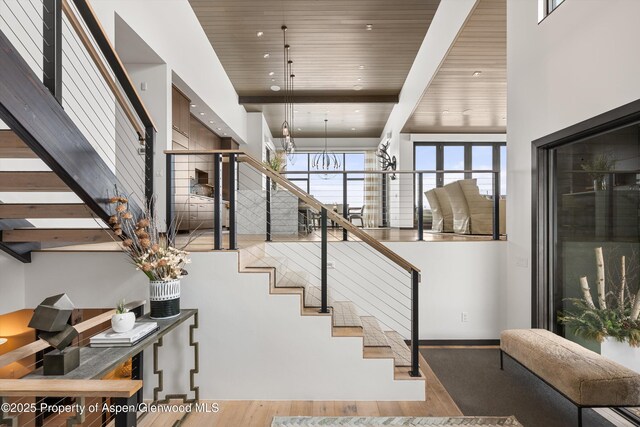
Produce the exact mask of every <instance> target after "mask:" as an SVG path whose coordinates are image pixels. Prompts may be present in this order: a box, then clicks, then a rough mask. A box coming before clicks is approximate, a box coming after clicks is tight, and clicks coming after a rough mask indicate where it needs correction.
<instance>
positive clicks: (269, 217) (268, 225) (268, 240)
mask: <svg viewBox="0 0 640 427" xmlns="http://www.w3.org/2000/svg"><path fill="white" fill-rule="evenodd" d="M266 226H267V242H270V241H271V178H269V177H267V224H266Z"/></svg>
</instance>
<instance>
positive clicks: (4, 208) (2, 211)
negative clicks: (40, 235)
mask: <svg viewBox="0 0 640 427" xmlns="http://www.w3.org/2000/svg"><path fill="white" fill-rule="evenodd" d="M93 217H95V214H94V213H93V212H92V211H91V209H89V208H88V207H87V206H86V205H84V204H82V203H63V204H46V203H43V204H16V203H6V204H0V219H24V218H34V219H35V218H93Z"/></svg>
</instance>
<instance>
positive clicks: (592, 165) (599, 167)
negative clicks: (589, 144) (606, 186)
mask: <svg viewBox="0 0 640 427" xmlns="http://www.w3.org/2000/svg"><path fill="white" fill-rule="evenodd" d="M615 165H616V160H614V159H612V158H611V156H610V155H609V154H608V153H601V154H598V155H596V156H595V157H594V158H593V160H591V161H588V162H584V163H582V164H581V165H580V167H581V168H582V170H584V171H585V172H588V173H589V176H590V177H591V179H593V180H594V181H601V180H603V179H604V177H605V175H606V172H608V171H610V170H613V168H614V166H615Z"/></svg>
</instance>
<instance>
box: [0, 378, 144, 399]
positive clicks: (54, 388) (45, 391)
mask: <svg viewBox="0 0 640 427" xmlns="http://www.w3.org/2000/svg"><path fill="white" fill-rule="evenodd" d="M141 387H142V381H141V380H59V379H55V380H54V379H46V380H29V379H7V380H3V379H0V390H2V395H3V396H5V397H37V396H43V395H46V396H48V397H122V398H129V397H131V396H133V395H134V394H135V393H136V392H137V391H138V390H140V388H141Z"/></svg>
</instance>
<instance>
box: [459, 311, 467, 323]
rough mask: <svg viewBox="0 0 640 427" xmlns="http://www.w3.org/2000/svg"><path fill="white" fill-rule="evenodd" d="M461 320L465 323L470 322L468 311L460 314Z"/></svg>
mask: <svg viewBox="0 0 640 427" xmlns="http://www.w3.org/2000/svg"><path fill="white" fill-rule="evenodd" d="M460 320H461V321H462V322H464V323H466V322H468V321H469V313H467V312H466V311H463V312H462V313H460Z"/></svg>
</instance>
